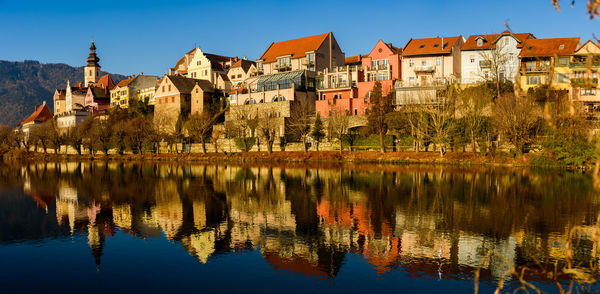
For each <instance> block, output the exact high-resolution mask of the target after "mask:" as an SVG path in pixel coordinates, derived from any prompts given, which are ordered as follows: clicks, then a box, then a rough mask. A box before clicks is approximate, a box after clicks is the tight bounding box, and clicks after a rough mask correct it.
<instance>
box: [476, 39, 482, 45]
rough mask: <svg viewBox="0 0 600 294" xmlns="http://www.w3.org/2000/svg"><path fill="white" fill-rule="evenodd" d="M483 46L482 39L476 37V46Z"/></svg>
mask: <svg viewBox="0 0 600 294" xmlns="http://www.w3.org/2000/svg"><path fill="white" fill-rule="evenodd" d="M481 46H483V40H482V39H481V38H479V39H477V47H481Z"/></svg>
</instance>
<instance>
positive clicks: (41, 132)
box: [29, 120, 53, 153]
mask: <svg viewBox="0 0 600 294" xmlns="http://www.w3.org/2000/svg"><path fill="white" fill-rule="evenodd" d="M51 127H53V126H52V121H51V120H49V121H45V122H43V123H41V124H37V125H33V126H31V127H30V128H29V140H31V141H32V142H34V144H35V145H37V144H38V143H39V144H40V145H42V150H43V151H44V153H48V147H49V146H50V143H51V142H50V137H49V128H51ZM36 151H37V150H36Z"/></svg>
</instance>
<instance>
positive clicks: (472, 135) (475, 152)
mask: <svg viewBox="0 0 600 294" xmlns="http://www.w3.org/2000/svg"><path fill="white" fill-rule="evenodd" d="M471 145H473V146H472V148H473V154H477V149H475V148H476V146H475V145H476V143H475V133H474V132H473V130H471Z"/></svg>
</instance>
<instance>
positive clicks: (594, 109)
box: [570, 41, 600, 114]
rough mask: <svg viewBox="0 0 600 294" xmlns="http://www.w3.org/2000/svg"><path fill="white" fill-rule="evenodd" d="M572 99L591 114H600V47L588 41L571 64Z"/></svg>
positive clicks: (577, 52)
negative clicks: (599, 75)
mask: <svg viewBox="0 0 600 294" xmlns="http://www.w3.org/2000/svg"><path fill="white" fill-rule="evenodd" d="M570 67H571V85H572V87H573V90H572V91H571V98H572V99H573V100H575V101H579V102H581V103H582V104H583V106H584V109H585V110H586V111H588V112H590V113H594V114H598V112H600V93H599V92H598V91H597V89H598V71H599V70H600V47H599V46H598V44H596V43H595V42H593V41H587V42H586V43H585V44H583V46H581V48H579V49H578V50H577V51H576V52H575V54H574V55H573V58H572V61H571V64H570Z"/></svg>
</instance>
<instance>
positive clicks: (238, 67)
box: [227, 57, 258, 89]
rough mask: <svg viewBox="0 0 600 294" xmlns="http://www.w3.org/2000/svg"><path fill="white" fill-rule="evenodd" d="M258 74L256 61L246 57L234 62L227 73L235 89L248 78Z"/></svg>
mask: <svg viewBox="0 0 600 294" xmlns="http://www.w3.org/2000/svg"><path fill="white" fill-rule="evenodd" d="M257 75H258V69H257V68H256V62H254V61H250V60H247V59H246V58H245V57H244V58H243V59H240V60H238V61H237V62H236V63H234V64H233V65H232V66H231V68H230V69H229V72H228V73H227V76H228V77H229V80H230V81H231V84H232V87H233V88H234V89H235V88H240V87H242V86H243V84H244V82H245V81H246V79H248V78H251V77H256V76H257Z"/></svg>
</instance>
